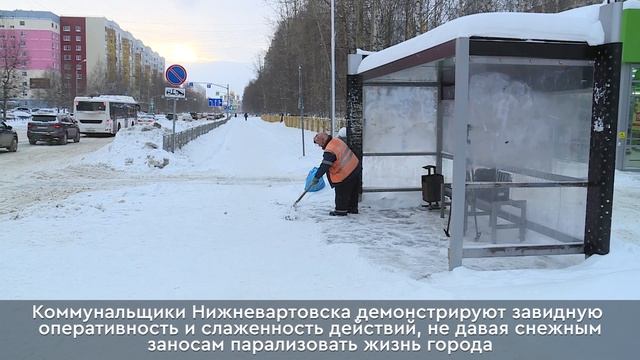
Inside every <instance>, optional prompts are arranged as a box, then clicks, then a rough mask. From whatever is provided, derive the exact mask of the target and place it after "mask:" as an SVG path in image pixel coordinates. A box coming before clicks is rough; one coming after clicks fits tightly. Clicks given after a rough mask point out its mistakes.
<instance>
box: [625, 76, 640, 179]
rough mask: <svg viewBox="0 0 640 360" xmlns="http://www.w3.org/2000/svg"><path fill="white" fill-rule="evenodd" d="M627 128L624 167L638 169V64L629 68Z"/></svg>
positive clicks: (639, 106)
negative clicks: (629, 90) (629, 91)
mask: <svg viewBox="0 0 640 360" xmlns="http://www.w3.org/2000/svg"><path fill="white" fill-rule="evenodd" d="M631 77H632V78H631V93H630V94H629V96H630V101H629V128H628V129H627V139H626V145H625V154H624V168H625V169H634V170H640V65H635V66H633V67H632V68H631Z"/></svg>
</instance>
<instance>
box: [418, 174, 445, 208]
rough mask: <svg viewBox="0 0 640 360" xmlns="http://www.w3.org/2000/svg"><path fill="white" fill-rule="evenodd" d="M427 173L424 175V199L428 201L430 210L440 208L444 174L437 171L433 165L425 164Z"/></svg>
mask: <svg viewBox="0 0 640 360" xmlns="http://www.w3.org/2000/svg"><path fill="white" fill-rule="evenodd" d="M422 168H423V169H425V170H427V175H422V200H424V201H426V202H427V204H428V205H427V206H428V207H429V210H435V209H440V204H439V202H440V196H441V194H440V192H441V191H442V184H444V176H442V174H437V173H436V167H435V166H433V165H427V166H423V167H422Z"/></svg>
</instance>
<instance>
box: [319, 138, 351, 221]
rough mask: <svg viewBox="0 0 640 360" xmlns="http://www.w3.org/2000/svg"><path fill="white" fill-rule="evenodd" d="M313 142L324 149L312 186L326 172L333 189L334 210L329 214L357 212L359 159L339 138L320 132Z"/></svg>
mask: <svg viewBox="0 0 640 360" xmlns="http://www.w3.org/2000/svg"><path fill="white" fill-rule="evenodd" d="M313 142H314V143H315V144H317V145H318V146H320V147H321V148H322V150H324V154H323V155H322V163H321V164H320V166H319V167H318V171H317V172H316V175H315V177H314V178H313V180H312V181H311V186H314V185H315V184H317V183H318V182H319V181H320V178H322V176H323V175H324V174H327V178H328V179H329V184H330V185H331V187H332V188H334V189H335V192H336V196H335V205H336V207H335V210H333V211H331V212H329V215H331V216H346V215H347V214H357V213H358V185H359V183H360V174H361V173H362V168H361V166H360V160H358V157H357V156H356V155H355V154H354V153H353V151H351V149H349V147H348V146H347V144H346V143H345V142H344V141H342V140H340V138H337V137H335V138H334V137H332V136H331V135H329V134H326V133H324V132H320V133H318V134H316V136H315V137H314V138H313Z"/></svg>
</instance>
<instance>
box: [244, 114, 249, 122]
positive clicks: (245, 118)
mask: <svg viewBox="0 0 640 360" xmlns="http://www.w3.org/2000/svg"><path fill="white" fill-rule="evenodd" d="M248 117H249V114H247V113H244V121H247V118H248Z"/></svg>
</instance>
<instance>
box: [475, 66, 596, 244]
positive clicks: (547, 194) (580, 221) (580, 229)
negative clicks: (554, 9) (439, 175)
mask: <svg viewBox="0 0 640 360" xmlns="http://www.w3.org/2000/svg"><path fill="white" fill-rule="evenodd" d="M500 61H501V63H500V64H495V63H491V61H490V60H489V61H487V60H486V58H485V59H483V60H482V61H477V62H474V61H473V58H472V61H471V65H470V79H469V113H470V118H469V126H468V128H467V134H466V136H467V140H468V154H467V158H468V161H467V180H468V182H470V183H471V184H468V185H467V219H468V220H469V219H471V221H468V228H467V232H466V235H465V240H467V241H469V240H471V241H474V240H476V238H477V234H478V233H479V234H481V235H480V236H479V239H478V242H479V243H485V244H486V243H493V242H496V243H505V242H506V243H527V244H533V243H536V244H537V243H554V242H559V241H560V242H582V241H583V236H584V219H585V211H586V197H587V192H586V188H582V187H567V186H566V185H567V183H568V182H573V183H575V182H584V181H586V179H587V177H588V158H589V143H590V126H591V102H592V87H593V65H592V64H590V63H582V64H577V63H576V64H573V65H566V63H561V62H560V61H558V62H554V61H552V60H549V61H545V64H544V65H543V64H536V65H530V64H526V62H522V61H521V60H518V61H514V62H513V63H509V61H508V59H506V61H505V59H504V58H502V59H500ZM541 186H544V187H541ZM476 221H477V222H478V230H477V231H476V225H475V223H476ZM469 226H471V227H469ZM467 244H468V243H465V246H467Z"/></svg>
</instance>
